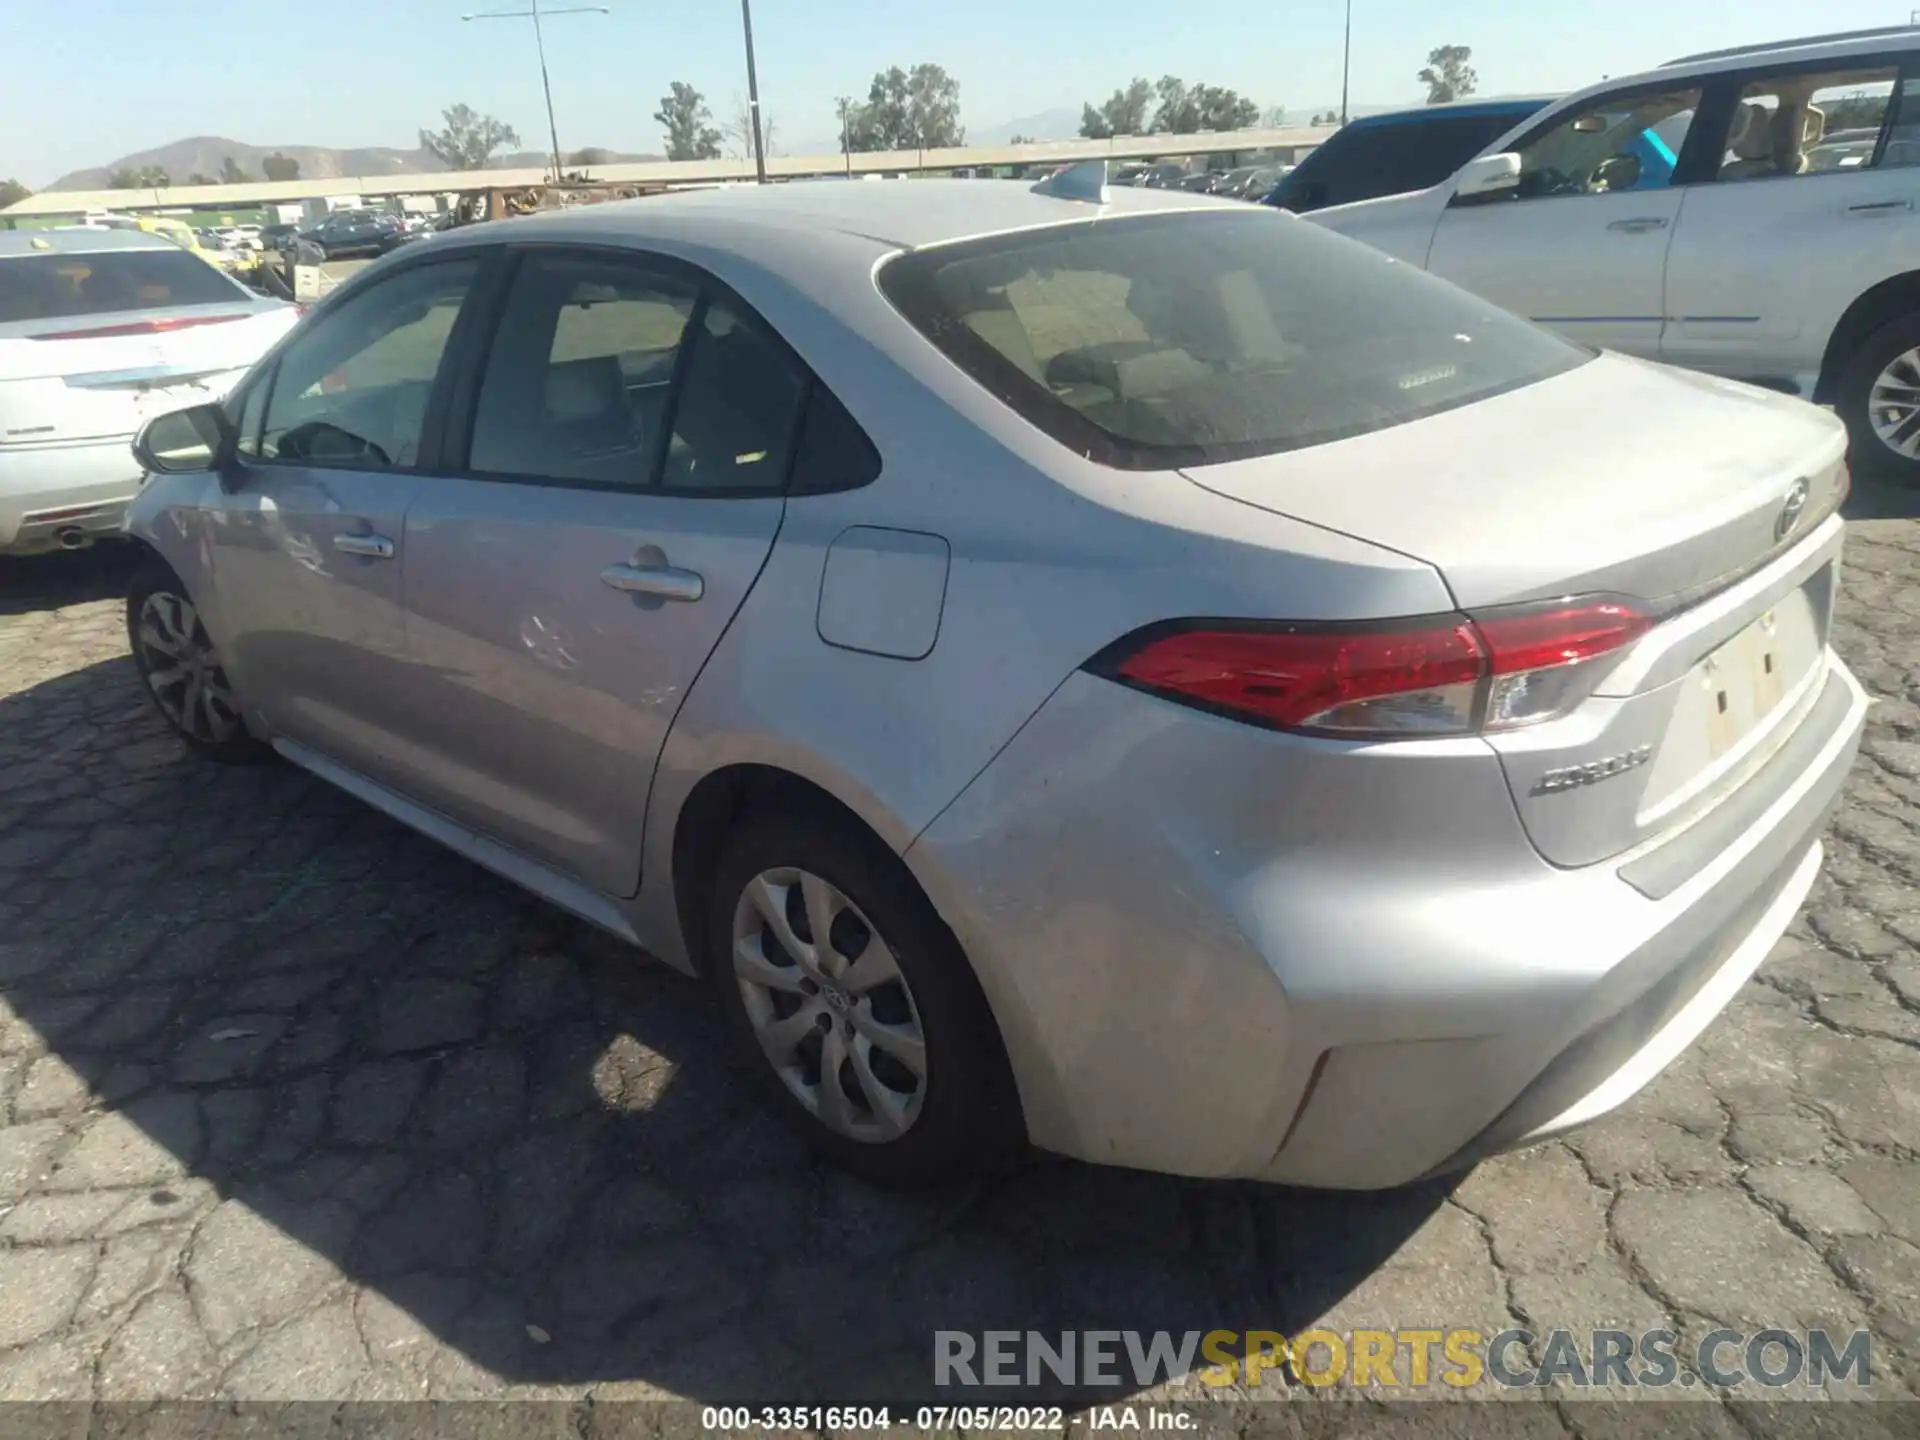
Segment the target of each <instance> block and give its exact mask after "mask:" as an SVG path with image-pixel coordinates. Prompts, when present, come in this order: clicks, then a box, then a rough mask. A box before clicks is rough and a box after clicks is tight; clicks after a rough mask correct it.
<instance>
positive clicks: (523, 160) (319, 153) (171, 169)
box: [47, 135, 661, 190]
mask: <svg viewBox="0 0 1920 1440" xmlns="http://www.w3.org/2000/svg"><path fill="white" fill-rule="evenodd" d="M568 153H569V154H571V153H573V152H572V151H569V152H568ZM607 153H608V158H609V162H614V161H634V162H639V161H646V160H658V159H660V158H661V157H660V156H659V155H643V154H627V153H621V152H618V151H610V152H607ZM275 154H278V155H285V156H286V157H287V158H288V159H290V160H297V161H299V162H300V178H301V179H303V180H330V179H333V178H335V177H336V176H351V175H413V174H432V173H434V172H436V171H441V170H445V169H446V168H447V167H446V166H445V165H443V164H442V163H441V162H440V161H439V160H437V159H435V158H434V157H433V156H432V155H430V154H428V153H427V152H426V151H425V150H418V149H416V150H396V149H393V148H391V147H387V146H369V147H365V148H361V149H353V150H332V149H329V148H327V147H326V146H324V145H249V144H247V143H246V142H244V141H241V140H226V139H222V138H221V137H219V136H215V135H197V136H194V137H192V138H190V139H186V140H175V141H174V142H173V143H172V144H170V145H161V146H158V147H156V148H155V149H152V150H140V151H136V152H135V153H133V154H131V155H122V156H121V157H120V158H119V159H118V160H115V161H113V162H112V163H111V164H108V165H99V166H95V167H93V168H92V169H88V170H75V171H74V172H73V173H72V174H70V175H62V176H61V177H60V178H59V179H58V180H56V181H54V182H53V183H52V184H51V185H49V186H47V189H49V190H101V189H105V188H106V184H107V177H108V176H109V175H111V174H113V172H114V171H116V170H140V169H144V168H145V167H147V166H150V165H157V166H159V167H160V168H161V169H162V170H165V171H166V172H167V175H168V176H169V177H170V178H171V179H172V181H173V183H174V184H176V185H184V184H186V182H187V177H188V176H189V175H215V176H217V175H219V174H220V173H221V167H222V165H223V164H224V162H225V161H226V160H227V159H229V158H231V159H232V160H233V163H234V164H236V165H238V166H239V167H240V168H241V169H242V170H244V171H246V172H247V174H248V175H249V176H251V177H252V178H253V179H255V180H264V179H265V178H266V172H265V169H264V166H265V164H266V159H267V157H268V156H269V155H275ZM548 158H549V157H548V155H547V153H546V152H545V151H542V150H520V151H515V152H514V153H512V154H506V155H495V156H494V157H493V158H492V159H491V160H490V161H488V162H487V166H488V168H489V169H492V170H519V169H528V170H530V169H537V168H539V167H540V166H542V165H545V164H546V163H547V161H548Z"/></svg>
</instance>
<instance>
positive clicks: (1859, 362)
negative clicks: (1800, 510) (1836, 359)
mask: <svg viewBox="0 0 1920 1440" xmlns="http://www.w3.org/2000/svg"><path fill="white" fill-rule="evenodd" d="M1834 399H1835V409H1836V411H1837V412H1838V413H1839V416H1840V418H1841V419H1842V420H1844V421H1845V422H1846V424H1847V429H1848V431H1849V432H1850V433H1851V435H1852V437H1853V452H1852V453H1853V465H1854V468H1855V469H1856V470H1859V471H1861V472H1863V473H1872V474H1877V475H1880V476H1883V477H1884V478H1886V479H1888V480H1892V481H1894V482H1895V483H1896V484H1900V485H1917V486H1920V315H1905V316H1902V317H1901V318H1900V319H1898V320H1895V321H1892V322H1891V323H1889V324H1887V325H1883V326H1882V327H1881V328H1880V329H1878V330H1876V331H1874V332H1873V334H1871V335H1869V336H1868V337H1867V338H1866V340H1865V342H1864V343H1862V345H1861V346H1860V348H1859V349H1858V350H1856V351H1855V352H1854V353H1853V358H1852V359H1850V360H1849V361H1848V362H1847V365H1846V368H1845V369H1844V370H1843V371H1842V372H1841V374H1840V383H1839V386H1838V387H1837V390H1836V392H1835V397H1834Z"/></svg>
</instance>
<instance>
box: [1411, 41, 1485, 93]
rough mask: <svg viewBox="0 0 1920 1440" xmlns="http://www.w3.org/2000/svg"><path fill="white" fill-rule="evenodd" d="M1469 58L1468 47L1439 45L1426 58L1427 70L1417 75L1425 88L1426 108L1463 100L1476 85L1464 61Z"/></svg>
mask: <svg viewBox="0 0 1920 1440" xmlns="http://www.w3.org/2000/svg"><path fill="white" fill-rule="evenodd" d="M1471 59H1473V47H1472V46H1471V45H1442V46H1440V47H1439V48H1438V49H1437V50H1433V51H1430V52H1429V53H1428V55H1427V68H1426V69H1424V70H1422V71H1421V72H1420V83H1421V84H1422V85H1424V86H1426V87H1427V103H1428V104H1429V105H1445V104H1446V103H1447V102H1448V101H1450V100H1464V99H1466V98H1467V96H1469V95H1471V94H1473V92H1474V90H1475V89H1476V88H1478V86H1479V84H1480V77H1479V76H1478V75H1476V74H1474V73H1473V66H1471V65H1469V64H1468V63H1467V62H1468V61H1469V60H1471Z"/></svg>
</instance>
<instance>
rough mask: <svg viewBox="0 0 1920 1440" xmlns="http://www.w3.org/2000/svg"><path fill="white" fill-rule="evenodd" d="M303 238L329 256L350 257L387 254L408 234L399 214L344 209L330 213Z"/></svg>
mask: <svg viewBox="0 0 1920 1440" xmlns="http://www.w3.org/2000/svg"><path fill="white" fill-rule="evenodd" d="M301 238H302V239H303V240H310V241H312V242H313V243H314V244H315V245H318V246H319V247H320V249H321V251H322V253H323V254H324V255H325V256H326V258H327V259H329V260H349V259H355V258H359V257H364V256H372V255H384V254H386V253H387V252H388V251H389V250H392V249H393V248H394V247H396V246H397V245H399V244H401V243H402V242H403V241H404V240H405V239H406V238H407V234H406V231H405V229H404V228H403V227H402V226H401V224H400V221H399V219H398V218H397V217H395V216H392V215H387V214H380V213H376V212H374V211H370V210H360V211H345V210H343V211H340V212H338V213H336V214H333V215H329V216H328V217H327V218H326V219H324V220H322V221H321V222H320V223H319V224H318V225H316V226H314V227H313V228H312V229H311V230H308V231H306V232H304V233H303V234H302V236H301Z"/></svg>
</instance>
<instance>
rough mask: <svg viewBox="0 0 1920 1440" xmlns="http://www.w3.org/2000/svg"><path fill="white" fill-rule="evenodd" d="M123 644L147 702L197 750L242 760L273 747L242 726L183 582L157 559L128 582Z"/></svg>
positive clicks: (251, 761)
mask: <svg viewBox="0 0 1920 1440" xmlns="http://www.w3.org/2000/svg"><path fill="white" fill-rule="evenodd" d="M127 644H128V646H129V647H130V648H131V649H132V651H133V663H134V666H135V667H136V668H137V669H138V670H139V672H140V680H141V683H142V685H144V686H145V688H146V692H147V698H148V699H149V700H150V701H152V702H153V708H154V709H155V710H156V711H157V712H159V715H160V718H161V719H162V720H163V721H165V722H166V726H167V728H168V729H169V730H171V731H172V732H173V733H174V734H175V735H178V736H179V737H180V738H181V739H182V740H184V741H185V742H186V743H187V746H188V748H189V749H191V750H192V751H193V752H194V753H195V754H198V755H202V756H204V757H206V758H207V759H209V760H216V761H219V762H220V763H221V764H223V765H248V764H254V763H256V762H258V761H260V760H264V759H266V758H267V757H268V756H270V755H271V754H272V753H273V751H272V750H271V749H270V748H268V747H267V746H266V745H263V744H262V743H261V742H260V741H258V740H256V739H255V738H254V737H253V736H252V735H251V734H249V733H248V731H247V727H246V724H245V722H244V721H243V720H242V719H241V717H240V710H239V705H238V702H237V701H236V700H235V698H234V693H233V686H232V684H231V683H230V682H229V681H228V680H227V675H226V671H225V670H224V669H222V668H221V665H220V657H219V655H218V653H217V652H216V651H215V650H214V647H213V641H212V639H211V638H209V637H208V635H207V631H206V627H205V626H204V625H202V624H201V623H200V616H199V612H198V611H197V610H196V609H195V608H194V604H193V601H192V599H191V598H190V597H189V596H188V594H187V587H186V586H185V585H183V584H181V583H180V578H179V576H177V575H175V574H174V573H173V571H172V570H171V569H170V568H168V567H167V566H166V565H164V564H162V563H161V562H160V561H158V560H154V559H149V560H148V561H147V562H146V563H145V564H143V565H142V566H141V567H140V569H139V570H138V571H136V572H135V574H134V577H133V580H132V581H131V582H130V583H129V585H128V587H127Z"/></svg>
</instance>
